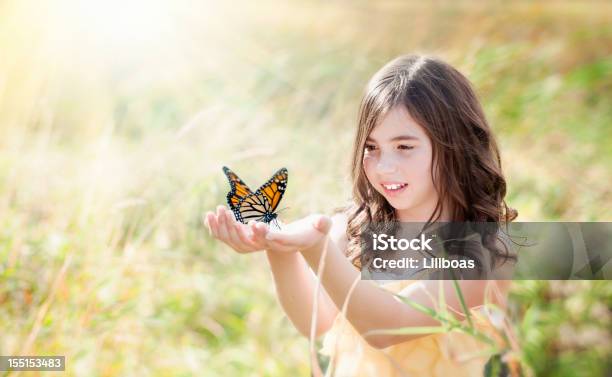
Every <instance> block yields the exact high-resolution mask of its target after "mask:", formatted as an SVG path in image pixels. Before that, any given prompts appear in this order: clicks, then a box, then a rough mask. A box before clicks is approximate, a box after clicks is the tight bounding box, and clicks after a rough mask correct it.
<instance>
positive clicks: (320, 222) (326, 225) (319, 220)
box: [313, 215, 332, 234]
mask: <svg viewBox="0 0 612 377" xmlns="http://www.w3.org/2000/svg"><path fill="white" fill-rule="evenodd" d="M313 226H314V228H315V229H316V230H318V231H319V232H321V233H323V234H327V233H329V230H330V229H331V226H332V220H331V219H330V218H329V216H325V215H322V216H317V217H316V218H315V219H314V220H313Z"/></svg>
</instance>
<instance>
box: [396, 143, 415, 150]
mask: <svg viewBox="0 0 612 377" xmlns="http://www.w3.org/2000/svg"><path fill="white" fill-rule="evenodd" d="M397 149H402V150H410V149H414V147H413V146H411V145H406V144H401V145H398V146H397Z"/></svg>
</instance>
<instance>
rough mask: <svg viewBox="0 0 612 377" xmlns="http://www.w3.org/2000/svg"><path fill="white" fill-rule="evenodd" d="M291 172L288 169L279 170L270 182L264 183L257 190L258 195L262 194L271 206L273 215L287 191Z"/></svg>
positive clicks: (270, 209) (270, 210)
mask: <svg viewBox="0 0 612 377" xmlns="http://www.w3.org/2000/svg"><path fill="white" fill-rule="evenodd" d="M288 178H289V172H288V171H287V169H286V168H282V169H279V170H278V171H277V172H276V173H274V175H273V176H272V178H270V179H269V180H268V182H266V183H264V184H263V185H262V186H261V187H260V188H258V189H257V191H256V193H260V194H262V195H263V196H264V197H265V198H266V199H267V202H268V204H269V205H270V208H269V212H270V213H273V212H274V211H276V208H277V207H278V203H280V201H281V199H282V198H283V195H284V194H285V190H286V189H287V180H288Z"/></svg>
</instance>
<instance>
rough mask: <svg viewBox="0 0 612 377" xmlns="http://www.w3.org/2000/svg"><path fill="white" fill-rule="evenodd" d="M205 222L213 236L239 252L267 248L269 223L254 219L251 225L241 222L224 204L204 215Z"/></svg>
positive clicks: (250, 251)
mask: <svg viewBox="0 0 612 377" xmlns="http://www.w3.org/2000/svg"><path fill="white" fill-rule="evenodd" d="M204 224H206V226H207V227H208V230H209V232H210V234H211V235H212V236H213V237H215V238H216V239H218V240H219V241H222V242H224V243H226V244H227V245H228V246H229V247H231V248H232V249H234V250H236V251H237V252H239V253H252V252H255V251H261V250H264V249H266V246H267V242H266V233H267V232H268V229H267V228H268V227H267V225H266V224H263V223H256V222H254V221H253V222H251V223H249V225H245V224H242V223H239V222H238V221H236V218H235V217H234V214H233V213H232V212H231V211H230V210H229V209H227V208H225V207H224V206H218V207H217V212H216V213H215V212H212V211H210V212H207V213H206V215H204Z"/></svg>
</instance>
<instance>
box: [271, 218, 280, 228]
mask: <svg viewBox="0 0 612 377" xmlns="http://www.w3.org/2000/svg"><path fill="white" fill-rule="evenodd" d="M272 222H273V223H274V225H276V228H277V229H278V230H281V226H280V223H279V222H278V220H277V219H274V220H273V221H272Z"/></svg>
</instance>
